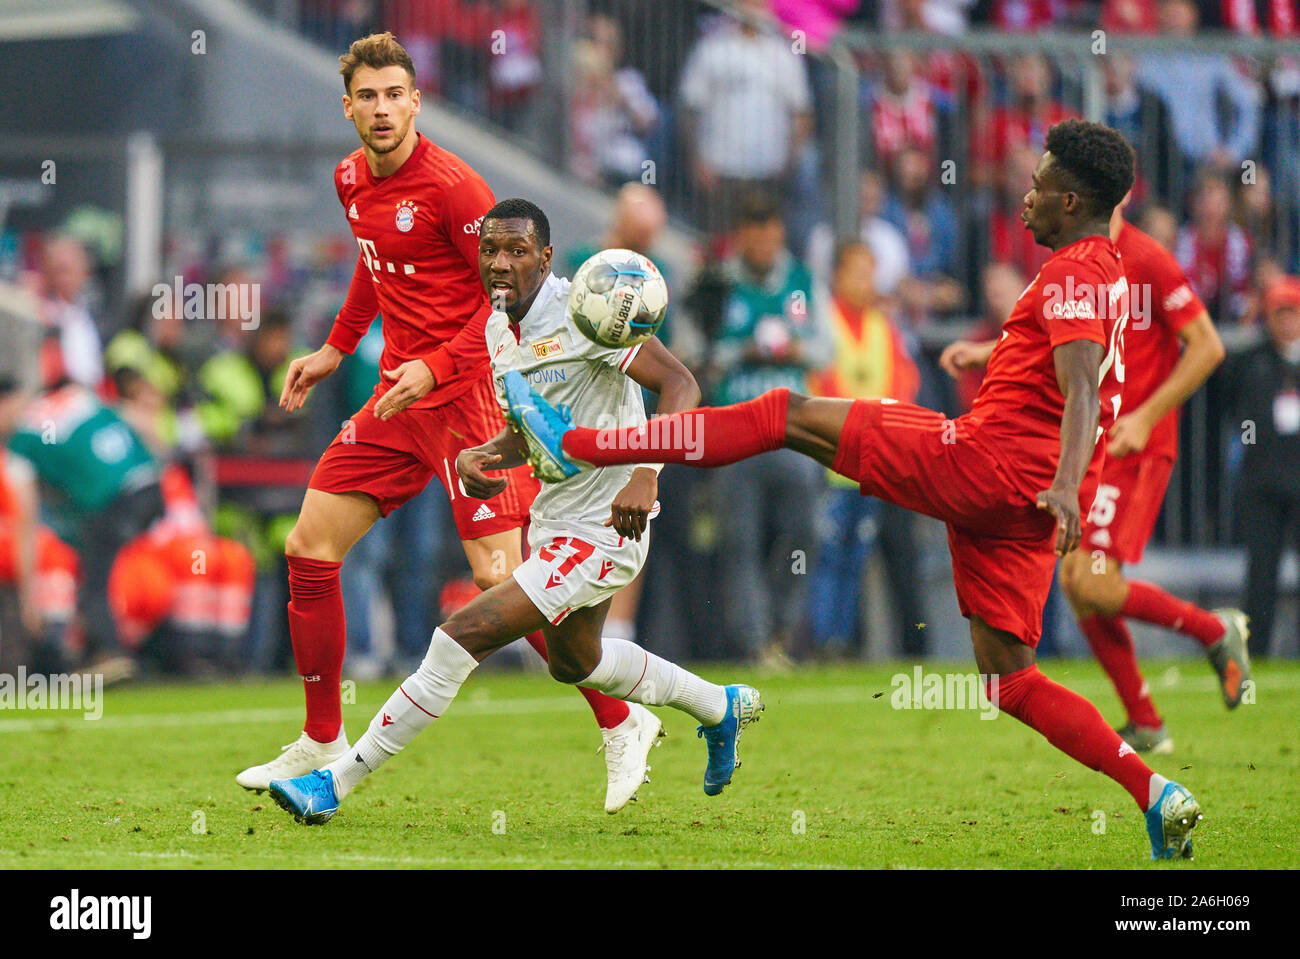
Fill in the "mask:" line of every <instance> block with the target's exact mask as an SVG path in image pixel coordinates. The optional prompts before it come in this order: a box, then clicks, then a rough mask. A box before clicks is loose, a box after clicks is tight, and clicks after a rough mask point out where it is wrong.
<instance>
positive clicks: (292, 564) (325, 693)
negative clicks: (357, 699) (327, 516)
mask: <svg viewBox="0 0 1300 959" xmlns="http://www.w3.org/2000/svg"><path fill="white" fill-rule="evenodd" d="M285 559H287V560H288V561H289V638H290V639H291V640H292V641H293V658H294V660H295V661H296V662H297V664H298V674H299V675H300V676H302V685H303V691H304V692H305V693H306V697H307V722H306V724H305V725H304V726H303V732H305V733H306V734H307V735H308V736H310V737H311V738H312V739H314V740H316V742H318V743H332V742H334V740H335V739H337V738H338V735H339V729H340V728H341V727H342V725H343V702H342V699H341V698H340V693H339V681H340V679H342V676H343V649H344V647H345V646H346V644H347V633H346V629H345V624H344V618H343V593H342V591H341V590H340V589H339V567H340V566H341V565H342V564H341V563H330V562H326V561H325V560H319V559H307V558H306V557H303V556H286V557H285Z"/></svg>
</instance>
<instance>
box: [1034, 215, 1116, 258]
mask: <svg viewBox="0 0 1300 959" xmlns="http://www.w3.org/2000/svg"><path fill="white" fill-rule="evenodd" d="M1090 236H1104V237H1106V238H1107V239H1109V238H1110V223H1109V222H1107V221H1102V222H1100V223H1080V224H1079V225H1078V226H1075V227H1071V228H1070V229H1066V230H1062V231H1061V232H1060V233H1059V234H1057V235H1056V236H1055V237H1053V238H1052V242H1051V243H1049V244H1047V246H1048V247H1049V248H1050V249H1051V251H1052V252H1053V253H1055V252H1056V251H1057V250H1062V249H1064V248H1065V247H1067V246H1069V245H1070V244H1071V243H1078V242H1079V241H1080V240H1083V239H1086V238H1087V237H1090Z"/></svg>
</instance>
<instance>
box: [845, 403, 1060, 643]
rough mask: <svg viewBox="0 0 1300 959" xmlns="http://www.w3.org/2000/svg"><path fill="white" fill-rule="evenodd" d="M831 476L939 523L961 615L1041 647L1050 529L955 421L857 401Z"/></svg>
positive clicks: (1051, 561)
mask: <svg viewBox="0 0 1300 959" xmlns="http://www.w3.org/2000/svg"><path fill="white" fill-rule="evenodd" d="M833 468H834V470H835V472H837V473H839V474H840V475H841V476H847V477H848V478H849V479H852V480H855V481H856V482H857V483H858V485H859V487H860V488H861V490H862V495H864V496H876V497H879V498H880V499H884V500H888V501H889V502H891V503H897V504H898V505H899V506H903V507H905V508H907V509H910V510H914V511H916V512H918V513H925V514H926V515H927V516H933V517H935V518H936V519H940V520H943V522H945V523H946V524H947V525H948V550H949V552H950V553H951V554H952V571H953V580H954V583H955V585H956V587H957V602H958V604H959V606H960V607H961V613H962V615H963V616H966V617H970V616H972V615H974V616H978V617H979V618H980V619H982V620H984V622H986V623H988V624H989V625H990V626H992V627H993V628H994V629H1000V630H1003V631H1005V632H1008V633H1011V634H1012V635H1014V636H1016V637H1018V638H1019V639H1020V640H1021V641H1022V642H1024V643H1025V644H1026V645H1028V646H1031V647H1032V646H1037V645H1038V640H1039V637H1040V636H1042V632H1043V606H1044V604H1045V603H1046V602H1047V593H1048V591H1049V590H1050V589H1051V586H1052V573H1053V571H1054V570H1055V569H1056V554H1055V552H1054V549H1055V545H1056V523H1055V521H1054V519H1053V518H1052V515H1051V514H1050V513H1047V512H1045V511H1043V510H1040V509H1038V508H1037V506H1036V504H1035V503H1033V502H1030V501H1029V500H1027V499H1026V498H1025V496H1024V494H1023V493H1020V492H1018V491H1017V490H1016V488H1015V486H1014V484H1012V483H1011V482H1010V481H1009V480H1008V478H1007V476H1006V473H1005V471H1004V470H1003V468H1002V466H1001V464H1000V463H999V462H998V461H997V460H996V459H995V458H994V457H993V455H992V454H990V453H989V452H988V451H987V450H986V449H985V448H984V447H983V446H982V445H981V444H980V443H979V442H977V441H976V440H974V439H973V438H971V437H970V435H969V433H968V431H967V429H966V424H965V423H964V422H963V421H962V420H961V419H957V420H950V419H946V418H945V417H944V415H943V414H942V413H936V412H935V411H934V410H928V409H925V408H924V407H920V406H913V405H912V404H910V403H899V402H896V401H881V400H857V401H855V402H854V403H853V406H852V408H851V409H850V411H849V415H848V418H847V419H846V420H845V423H844V431H843V432H842V433H841V434H840V442H839V449H838V451H837V453H836V457H835V463H834V466H833Z"/></svg>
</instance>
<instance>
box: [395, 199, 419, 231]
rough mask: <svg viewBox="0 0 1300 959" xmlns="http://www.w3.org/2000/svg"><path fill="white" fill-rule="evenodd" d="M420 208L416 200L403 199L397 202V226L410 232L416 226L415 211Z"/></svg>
mask: <svg viewBox="0 0 1300 959" xmlns="http://www.w3.org/2000/svg"><path fill="white" fill-rule="evenodd" d="M419 209H420V208H419V207H418V206H416V205H415V201H414V200H403V201H402V202H401V203H399V204H397V228H398V229H399V230H401V231H402V232H403V233H410V232H411V227H413V226H415V212H416V211H417V210H419Z"/></svg>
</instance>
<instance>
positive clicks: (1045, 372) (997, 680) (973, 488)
mask: <svg viewBox="0 0 1300 959" xmlns="http://www.w3.org/2000/svg"><path fill="white" fill-rule="evenodd" d="M1132 183H1133V150H1132V148H1131V147H1130V146H1129V145H1128V143H1127V142H1125V140H1124V138H1123V137H1122V136H1120V134H1119V133H1117V132H1116V131H1114V130H1112V129H1110V128H1108V127H1104V126H1101V125H1099V124H1094V123H1087V122H1084V121H1078V120H1067V121H1065V122H1063V123H1059V124H1057V125H1056V126H1054V127H1052V129H1051V130H1050V131H1049V132H1048V135H1047V142H1046V152H1045V153H1044V154H1043V156H1042V159H1041V160H1040V161H1039V163H1038V167H1037V169H1035V171H1034V174H1033V186H1032V188H1031V189H1030V191H1029V192H1028V193H1027V194H1025V199H1024V212H1023V213H1022V218H1023V219H1024V221H1025V223H1026V225H1027V226H1028V228H1029V229H1030V230H1031V231H1032V232H1033V235H1034V239H1035V241H1037V242H1038V243H1040V244H1041V245H1043V246H1046V247H1048V248H1049V249H1051V250H1052V251H1053V255H1052V256H1051V257H1050V258H1049V259H1048V261H1047V263H1046V264H1044V266H1043V268H1042V269H1041V270H1040V271H1039V273H1038V276H1037V277H1035V279H1034V281H1033V282H1032V283H1031V284H1030V285H1029V287H1028V289H1026V290H1025V292H1024V293H1023V294H1022V295H1021V297H1020V300H1019V301H1018V302H1017V304H1016V306H1015V309H1014V310H1013V311H1012V313H1011V316H1010V317H1009V318H1008V319H1007V321H1006V323H1005V324H1004V325H1003V328H1002V336H1001V338H1000V339H999V341H998V344H997V347H996V348H995V349H994V350H993V355H992V357H991V358H990V360H989V367H988V373H987V375H986V376H985V378H984V384H983V386H982V387H981V389H980V392H979V395H978V397H977V398H976V400H975V404H974V407H973V408H972V410H971V412H970V413H968V414H967V415H965V416H962V417H960V418H959V419H957V420H955V421H952V420H947V419H945V418H944V417H943V415H942V414H939V413H935V412H933V411H931V410H927V409H923V408H921V407H918V406H913V405H911V404H909V403H899V402H896V401H893V400H889V399H884V400H856V401H855V400H844V399H829V398H809V397H806V396H800V395H798V394H795V393H791V392H789V391H787V390H774V391H772V392H769V393H765V394H763V395H762V396H760V397H758V398H757V399H754V400H751V401H750V402H747V403H740V404H737V405H735V406H724V407H717V408H713V409H701V410H693V411H691V412H688V413H683V414H678V415H676V416H672V417H667V418H665V420H664V421H661V422H660V423H658V424H656V427H657V428H656V429H654V430H646V429H641V430H639V431H637V430H621V431H615V430H605V431H601V430H592V429H582V428H579V427H574V426H573V425H572V424H571V423H570V422H568V420H567V418H565V417H564V416H563V415H562V414H560V413H559V412H557V411H555V410H554V409H552V408H550V407H549V406H548V405H547V404H546V403H545V401H544V400H542V399H541V398H540V397H536V396H533V397H529V398H526V399H523V400H521V401H520V402H519V403H518V404H517V405H516V404H513V403H512V407H511V410H510V412H509V413H508V416H509V417H510V418H511V419H512V421H515V422H520V423H522V424H523V425H524V427H525V430H524V432H525V436H526V437H527V438H528V441H529V450H530V455H531V457H532V462H533V464H534V469H535V470H536V471H538V475H539V476H541V477H542V478H543V479H546V478H547V477H548V476H551V475H555V474H556V473H561V474H562V473H567V472H569V471H571V470H574V469H577V468H578V466H579V464H599V465H608V464H612V463H622V462H629V461H636V462H670V463H686V464H689V465H694V466H721V465H723V464H726V463H732V462H735V461H736V460H739V459H743V458H745V457H748V456H754V455H757V454H758V453H762V452H766V451H768V450H775V449H780V448H782V447H788V448H790V449H794V450H798V451H799V452H801V453H804V454H805V455H807V456H810V457H812V458H813V459H815V460H817V461H818V462H819V463H821V464H823V465H825V466H829V467H831V468H832V469H834V470H835V471H836V472H837V473H839V474H840V475H842V476H846V477H848V478H850V479H853V480H856V481H857V482H858V483H859V485H860V487H861V490H862V493H863V494H864V495H867V496H879V497H881V498H883V499H887V500H889V501H891V502H894V503H897V504H899V505H901V506H905V507H907V508H909V509H913V510H916V511H917V512H921V513H926V514H928V515H930V516H934V517H937V518H938V519H941V520H944V521H945V522H946V523H947V525H948V545H949V550H950V552H951V554H952V562H953V576H954V580H955V583H956V588H957V598H958V602H959V604H960V606H961V610H962V613H963V614H964V615H965V616H967V617H968V618H969V619H970V628H971V640H972V643H973V645H974V647H975V661H976V663H977V664H978V666H979V669H980V672H981V673H984V674H986V675H987V676H989V677H990V679H989V687H990V690H989V694H990V698H991V699H994V701H995V702H997V703H998V705H999V706H1000V708H1001V709H1002V710H1003V711H1005V712H1008V713H1010V714H1011V715H1013V716H1015V717H1016V718H1017V719H1019V720H1021V721H1022V722H1024V723H1026V724H1027V725H1029V726H1032V727H1033V728H1034V729H1036V730H1038V731H1039V732H1041V733H1042V734H1043V735H1044V736H1046V737H1047V739H1048V741H1050V742H1051V743H1052V745H1054V746H1056V747H1057V748H1058V749H1060V750H1062V751H1064V752H1065V753H1067V754H1069V755H1070V756H1072V757H1073V758H1074V759H1077V760H1078V761H1079V762H1081V763H1083V764H1084V765H1086V766H1088V767H1089V768H1091V769H1096V770H1100V771H1101V772H1104V773H1105V774H1106V775H1108V776H1110V777H1111V778H1112V779H1114V780H1116V781H1117V782H1118V783H1119V784H1120V785H1122V786H1123V787H1124V788H1125V789H1126V790H1127V791H1128V792H1129V794H1130V795H1131V796H1132V797H1133V799H1134V801H1135V802H1137V804H1138V807H1139V808H1140V809H1142V810H1143V812H1144V813H1145V814H1146V824H1147V832H1148V835H1149V837H1150V839H1151V854H1152V856H1153V857H1154V858H1171V857H1174V856H1179V855H1181V856H1183V857H1185V858H1190V856H1191V841H1190V836H1189V833H1190V830H1191V829H1192V827H1193V826H1195V824H1196V822H1197V821H1198V820H1199V819H1200V818H1201V813H1200V807H1199V806H1198V804H1197V802H1196V800H1195V799H1193V798H1192V795H1191V794H1190V793H1189V792H1188V791H1187V790H1186V789H1184V788H1183V787H1182V786H1180V785H1179V784H1177V783H1174V782H1170V781H1169V780H1167V779H1165V778H1164V777H1163V776H1159V775H1157V774H1155V773H1153V772H1152V771H1151V770H1150V769H1149V768H1148V767H1147V765H1146V764H1145V763H1144V762H1143V761H1142V760H1141V758H1140V757H1139V756H1138V755H1137V753H1136V752H1135V751H1134V750H1133V748H1132V747H1131V746H1129V745H1128V744H1127V743H1125V742H1124V740H1123V739H1121V738H1120V736H1119V735H1118V734H1117V733H1116V732H1115V730H1113V729H1111V728H1110V727H1109V726H1107V725H1106V723H1105V721H1104V720H1103V719H1102V717H1101V714H1100V713H1098V712H1097V710H1096V708H1095V707H1094V706H1093V705H1092V704H1091V703H1089V702H1088V701H1087V700H1086V699H1084V698H1083V697H1082V696H1079V695H1078V694H1077V693H1074V692H1071V691H1070V690H1068V689H1066V688H1065V687H1063V686H1060V685H1058V684H1056V683H1054V682H1052V681H1051V680H1049V679H1048V678H1047V677H1046V676H1044V675H1043V674H1042V673H1040V672H1039V670H1038V667H1037V665H1036V664H1035V657H1034V647H1035V646H1036V645H1037V643H1038V639H1039V636H1040V634H1041V631H1042V612H1043V604H1044V601H1045V599H1046V597H1047V592H1048V589H1049V587H1050V585H1051V581H1052V573H1053V570H1054V568H1055V565H1056V556H1065V555H1067V554H1069V552H1070V551H1071V550H1073V549H1074V548H1075V546H1076V545H1077V544H1078V543H1079V538H1080V527H1081V522H1080V514H1081V512H1082V510H1083V509H1084V507H1085V504H1089V503H1091V502H1092V499H1093V496H1094V494H1095V493H1096V489H1097V479H1098V475H1099V474H1100V472H1101V465H1102V459H1103V456H1104V450H1103V448H1102V447H1100V446H1099V445H1098V443H1097V440H1098V438H1099V437H1100V436H1101V435H1102V434H1103V433H1104V432H1105V431H1106V430H1108V429H1109V428H1110V426H1111V425H1112V423H1113V422H1114V419H1115V414H1116V412H1117V410H1116V407H1117V405H1118V403H1119V397H1120V395H1121V383H1122V382H1123V377H1124V365H1123V332H1124V325H1125V323H1126V322H1127V320H1128V303H1127V282H1126V280H1125V277H1124V271H1123V269H1122V266H1121V264H1120V255H1119V251H1118V250H1117V249H1116V248H1115V244H1114V243H1112V242H1111V239H1110V237H1109V235H1108V229H1109V222H1110V216H1111V211H1112V210H1113V209H1114V207H1115V206H1116V204H1118V203H1119V202H1120V201H1121V200H1122V199H1123V198H1124V195H1125V194H1126V193H1127V192H1128V190H1129V188H1130V187H1131V186H1132ZM1099 383H1100V385H1101V388H1100V391H1099V390H1098V384H1099ZM687 438H692V439H693V441H692V442H685V441H684V440H686V439H687ZM995 684H996V685H995Z"/></svg>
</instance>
